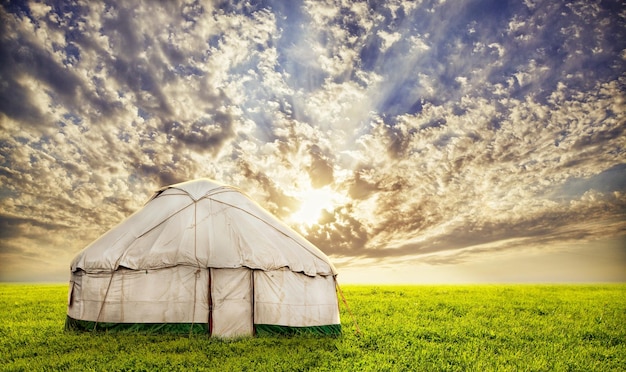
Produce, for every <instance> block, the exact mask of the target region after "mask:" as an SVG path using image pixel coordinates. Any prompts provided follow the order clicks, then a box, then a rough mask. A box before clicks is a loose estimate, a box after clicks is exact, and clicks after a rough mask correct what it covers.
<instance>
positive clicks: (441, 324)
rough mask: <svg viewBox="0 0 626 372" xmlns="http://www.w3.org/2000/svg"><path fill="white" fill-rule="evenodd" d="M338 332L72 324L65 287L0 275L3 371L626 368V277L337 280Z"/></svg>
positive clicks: (0, 351)
mask: <svg viewBox="0 0 626 372" xmlns="http://www.w3.org/2000/svg"><path fill="white" fill-rule="evenodd" d="M342 288H343V291H344V294H345V296H346V298H347V300H348V304H349V305H350V308H351V309H352V312H353V313H354V315H355V317H356V321H357V322H358V325H359V328H360V329H361V334H356V333H355V326H354V323H353V320H352V318H351V317H350V315H349V313H348V311H347V310H346V308H345V306H344V305H343V304H342V305H341V310H342V323H343V330H344V334H343V335H342V336H340V337H337V338H329V337H326V338H315V337H302V336H300V337H257V338H244V339H237V340H219V339H213V338H208V337H207V336H174V335H163V334H161V335H154V334H106V333H96V334H91V333H71V332H65V331H64V330H63V325H64V321H65V310H66V301H67V287H66V286H65V285H25V284H0V370H4V371H39V370H77V371H85V370H96V371H113V370H116V371H152V370H170V371H171V370H194V371H198V370H215V371H309V370H315V371H323V370H337V371H409V370H412V371H626V285H624V284H615V285H467V286H378V287H374V286H344V287H342Z"/></svg>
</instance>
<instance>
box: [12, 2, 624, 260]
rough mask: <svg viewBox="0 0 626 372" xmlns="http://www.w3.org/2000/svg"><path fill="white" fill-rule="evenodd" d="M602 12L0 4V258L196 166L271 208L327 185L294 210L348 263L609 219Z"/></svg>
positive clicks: (123, 208)
mask: <svg viewBox="0 0 626 372" xmlns="http://www.w3.org/2000/svg"><path fill="white" fill-rule="evenodd" d="M620 11H621V9H619V5H617V4H608V3H602V2H587V1H576V2H570V3H568V4H561V3H544V2H530V1H527V2H525V3H524V4H509V3H503V2H498V1H489V2H473V1H465V2H460V3H458V2H441V1H420V2H408V1H388V2H384V3H381V4H371V3H367V2H362V1H356V2H340V1H336V2H335V1H330V2H324V3H320V2H312V1H302V2H296V3H293V4H292V3H290V4H289V6H286V5H285V4H283V3H282V2H276V1H269V2H261V3H254V2H253V3H250V2H236V3H228V2H186V1H181V2H166V3H158V4H154V3H152V2H139V3H133V4H126V3H123V2H117V1H106V2H102V3H98V4H89V6H87V5H81V4H79V3H77V4H65V5H63V6H61V5H57V4H46V3H28V4H22V5H19V6H18V5H15V4H14V3H9V4H3V5H2V7H0V20H1V22H0V51H1V53H0V185H1V186H0V196H1V199H0V210H1V212H2V213H1V214H2V216H3V219H2V221H3V222H2V224H3V226H4V227H5V228H6V230H3V234H5V236H6V241H3V243H2V246H3V248H2V249H3V252H4V253H5V254H9V252H10V254H11V257H12V258H11V260H13V261H11V262H14V264H15V265H17V264H18V263H19V262H20V257H21V256H20V254H24V256H23V257H26V255H27V254H34V252H37V251H36V250H35V249H33V248H30V247H32V246H50V247H52V250H54V251H55V252H65V253H66V255H67V256H71V255H72V254H73V253H75V252H76V251H77V250H78V249H80V248H81V247H83V246H85V245H86V244H88V243H89V241H90V240H93V239H95V238H96V237H97V236H98V235H99V234H101V233H102V232H104V231H106V230H107V229H109V228H110V227H112V226H113V225H115V224H116V223H117V222H119V221H120V220H121V219H123V218H124V217H126V216H128V215H130V214H131V213H132V212H134V211H135V210H137V209H139V208H140V207H141V205H142V204H143V203H144V202H145V201H146V200H147V198H148V197H150V195H151V193H152V192H153V191H155V190H156V189H158V188H159V187H161V186H163V185H165V184H171V183H176V182H179V181H183V180H187V179H193V178H197V177H212V178H216V179H218V180H220V181H222V182H226V183H232V184H235V185H237V186H239V187H240V188H241V189H243V190H245V191H246V192H247V193H248V194H249V195H250V196H251V197H253V199H255V200H257V201H259V203H261V204H262V205H263V206H265V207H266V208H268V209H269V210H270V211H271V212H272V213H275V214H276V215H278V216H279V217H281V218H283V219H285V220H286V221H289V220H290V216H292V215H293V214H295V213H297V212H298V210H299V208H301V206H302V204H303V195H305V194H306V193H307V191H308V190H313V189H316V190H319V189H324V190H329V192H332V193H334V195H335V196H336V198H335V200H336V203H335V205H334V206H333V207H331V208H328V209H324V210H322V211H321V216H322V217H321V219H320V221H319V223H318V224H315V225H311V226H307V225H299V224H294V227H295V228H297V229H298V230H299V231H302V232H303V234H305V235H306V236H307V237H308V238H309V239H310V240H311V241H313V242H314V243H315V244H317V245H318V246H320V248H322V249H323V250H324V251H325V252H327V253H329V254H332V255H334V256H335V257H339V256H341V257H344V258H346V259H347V258H350V257H369V258H371V259H374V260H382V259H389V260H392V261H393V260H401V259H402V257H413V258H414V257H416V256H419V257H423V258H424V259H426V258H428V260H429V261H430V262H433V263H434V262H461V261H464V260H471V259H473V257H478V256H480V255H486V254H489V253H490V252H492V253H493V252H498V251H500V250H502V251H505V250H518V249H523V246H524V244H528V243H529V242H531V241H534V242H542V243H545V246H546V247H547V246H549V245H550V242H557V241H562V240H566V239H571V238H576V239H580V240H586V239H594V238H596V237H599V236H604V235H606V236H619V235H620V234H623V229H624V225H623V223H622V222H620V221H623V220H624V218H623V217H624V192H625V190H624V185H623V182H622V181H621V179H622V177H620V176H621V174H622V173H623V167H624V157H623V155H624V148H625V147H626V142H625V141H626V140H625V139H624V138H626V137H625V136H624V128H623V127H624V126H623V122H624V120H625V118H624V112H626V107H625V102H626V99H625V98H626V97H625V96H624V92H623V91H624V89H623V85H624V79H626V77H625V76H624V70H625V67H626V59H624V57H623V55H624V52H623V49H624V43H623V42H622V40H624V39H626V35H625V32H626V31H624V30H625V28H624V27H623V26H624V18H623V14H622V13H623V12H621V13H620ZM589 221H598V222H597V223H592V222H589ZM51 231H56V232H58V233H57V234H56V235H58V236H56V235H55V234H51ZM78 231H80V232H78ZM50 235H55V237H54V238H50ZM63 236H72V238H64V237H63ZM3 240H4V239H3ZM20 252H21V253H20ZM438 255H439V256H438ZM44 256H45V257H50V258H51V259H53V260H54V258H53V257H52V256H49V255H44ZM60 256H62V255H60ZM7 257H8V256H7Z"/></svg>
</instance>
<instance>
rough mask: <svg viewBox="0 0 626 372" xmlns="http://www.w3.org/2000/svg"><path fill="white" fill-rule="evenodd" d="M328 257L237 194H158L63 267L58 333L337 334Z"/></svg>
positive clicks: (178, 187) (203, 190) (180, 190)
mask: <svg viewBox="0 0 626 372" xmlns="http://www.w3.org/2000/svg"><path fill="white" fill-rule="evenodd" d="M336 275H337V270H336V269H335V267H334V266H333V264H332V263H331V262H330V261H329V259H328V257H327V256H326V255H325V254H324V253H323V252H322V251H321V250H319V249H318V248H317V247H315V246H314V245H313V244H311V243H310V242H308V241H307V240H306V239H304V238H303V237H302V236H300V235H299V234H298V233H297V232H295V231H294V230H292V229H291V228H289V227H288V226H286V225H285V224H283V223H282V222H280V221H279V220H278V219H277V218H276V217H274V216H272V215H271V214H270V213H268V212H267V211H266V210H264V209H263V208H262V207H260V206H259V205H258V204H256V203H255V202H253V201H252V200H251V199H250V198H249V197H247V196H246V195H245V194H244V193H243V192H242V191H240V190H239V189H237V188H235V187H232V186H227V185H223V184H220V183H217V182H215V181H213V180H209V179H198V180H194V181H189V182H184V183H179V184H175V185H171V186H166V187H163V188H161V189H160V190H158V191H157V192H156V193H155V194H154V195H153V196H152V198H151V199H150V200H149V201H148V202H147V203H146V204H145V205H144V207H143V208H142V209H140V210H138V211H137V212H135V213H134V214H133V215H131V216H130V217H128V218H127V219H125V220H124V221H122V222H121V223H120V224H119V225H117V226H115V227H114V228H113V229H111V230H109V231H108V232H107V233H105V234H104V235H102V236H101V237H100V238H98V239H97V240H96V241H94V242H93V243H91V244H90V245H88V246H87V247H86V248H84V249H83V250H82V251H81V252H80V253H79V254H78V255H77V256H76V257H75V258H74V260H73V261H72V264H71V279H70V285H69V297H68V310H67V319H66V325H65V327H66V329H70V330H89V331H91V330H104V331H126V332H133V331H144V332H155V331H157V332H176V333H208V334H209V335H212V336H217V337H236V336H248V335H255V334H267V333H287V334H294V333H309V332H310V333H316V334H329V335H336V334H339V333H340V332H341V325H340V321H339V309H338V301H337V292H336V281H335V279H336Z"/></svg>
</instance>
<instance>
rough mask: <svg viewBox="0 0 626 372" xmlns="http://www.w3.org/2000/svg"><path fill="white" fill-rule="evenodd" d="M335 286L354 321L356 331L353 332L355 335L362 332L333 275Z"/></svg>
mask: <svg viewBox="0 0 626 372" xmlns="http://www.w3.org/2000/svg"><path fill="white" fill-rule="evenodd" d="M335 286H336V287H337V290H338V292H339V295H341V300H343V304H344V305H346V309H348V313H349V314H350V316H351V317H352V322H353V323H354V328H355V329H356V331H355V332H354V333H356V334H357V335H360V334H362V333H361V329H360V328H359V325H358V324H357V322H356V317H355V316H354V314H353V313H352V310H350V306H348V301H346V296H344V295H343V291H342V290H341V287H340V286H339V282H337V278H336V277H335Z"/></svg>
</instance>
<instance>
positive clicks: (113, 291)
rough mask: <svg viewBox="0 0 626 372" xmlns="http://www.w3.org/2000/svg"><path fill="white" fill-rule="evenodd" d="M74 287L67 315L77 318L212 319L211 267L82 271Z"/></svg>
mask: <svg viewBox="0 0 626 372" xmlns="http://www.w3.org/2000/svg"><path fill="white" fill-rule="evenodd" d="M109 283H110V284H109ZM70 291H71V292H70V299H69V302H70V306H69V307H68V315H69V316H70V317H72V318H74V319H80V320H88V321H97V322H100V323H207V322H208V317H209V315H208V314H209V307H208V303H209V302H208V293H209V292H208V270H206V269H204V270H202V269H198V268H195V267H188V266H177V267H171V268H167V269H161V270H143V271H136V270H128V269H121V270H117V271H116V272H115V273H113V275H111V274H87V273H84V272H79V273H75V274H73V275H72V282H70ZM105 297H106V301H105V302H104V304H103V300H104V299H105Z"/></svg>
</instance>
